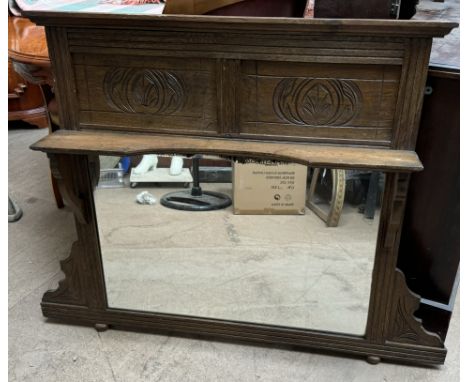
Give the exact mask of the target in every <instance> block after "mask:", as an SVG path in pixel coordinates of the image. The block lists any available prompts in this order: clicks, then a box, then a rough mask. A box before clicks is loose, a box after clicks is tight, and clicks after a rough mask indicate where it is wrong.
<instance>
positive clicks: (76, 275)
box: [42, 241, 86, 305]
mask: <svg viewBox="0 0 468 382" xmlns="http://www.w3.org/2000/svg"><path fill="white" fill-rule="evenodd" d="M82 251H83V248H82V247H81V245H80V242H79V241H75V242H74V243H73V245H72V248H71V251H70V255H69V256H68V257H67V258H66V259H65V260H62V261H61V262H60V268H61V270H62V272H63V273H64V275H65V277H64V278H63V279H62V280H60V281H59V283H58V287H57V288H56V289H54V290H50V291H47V292H46V293H44V296H43V298H42V302H43V303H64V304H73V305H86V298H85V296H84V295H83V293H82V291H83V286H82V281H81V279H80V273H81V272H80V270H79V269H78V267H79V260H78V259H77V258H78V257H79V256H80V253H81V252H82Z"/></svg>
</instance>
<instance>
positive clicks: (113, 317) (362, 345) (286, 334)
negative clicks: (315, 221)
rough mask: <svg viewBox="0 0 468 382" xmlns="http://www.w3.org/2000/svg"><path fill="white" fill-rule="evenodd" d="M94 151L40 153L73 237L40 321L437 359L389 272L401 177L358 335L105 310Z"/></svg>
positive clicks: (393, 182)
mask: <svg viewBox="0 0 468 382" xmlns="http://www.w3.org/2000/svg"><path fill="white" fill-rule="evenodd" d="M207 151H209V150H207ZM99 154H100V153H95V154H93V155H92V156H88V155H76V154H50V153H49V154H48V156H49V159H50V162H51V169H52V173H53V175H54V177H55V178H56V179H57V181H58V185H59V188H60V190H61V192H62V195H63V196H64V197H65V199H66V200H67V202H68V205H69V206H70V208H71V209H72V210H73V212H74V214H75V221H76V228H77V233H78V240H77V241H76V242H75V243H74V244H73V246H72V250H71V254H70V256H69V257H68V258H67V259H65V260H63V261H62V262H61V266H62V270H63V272H64V274H65V278H64V279H63V280H62V281H60V282H59V286H58V288H57V289H56V290H54V291H49V292H46V293H45V294H44V297H43V299H42V303H41V307H42V312H43V314H44V316H46V317H50V318H56V319H60V320H63V321H68V322H76V323H81V324H88V325H89V324H90V325H94V326H95V327H96V329H97V330H105V329H107V328H109V327H115V328H127V329H134V330H145V331H152V332H156V333H168V332H170V333H181V334H196V335H206V336H210V337H219V338H224V339H231V340H243V341H250V342H257V343H264V344H275V345H293V346H294V347H299V348H311V349H323V350H326V351H336V352H342V353H348V354H353V355H360V356H365V357H367V360H368V361H369V362H370V363H378V362H379V361H380V360H381V359H386V360H393V361H399V362H410V363H419V364H442V363H443V362H444V359H445V356H446V349H445V347H444V344H443V342H442V340H441V339H440V337H439V336H438V335H436V334H434V333H430V332H428V331H426V330H425V329H424V328H423V327H422V324H421V321H420V320H419V319H417V318H416V317H415V316H414V312H415V311H416V310H417V309H418V307H419V301H420V298H419V296H417V295H415V294H414V293H412V292H411V291H410V290H409V289H408V287H407V285H406V282H405V278H404V275H403V274H402V272H401V271H400V270H398V269H397V268H396V261H397V256H398V243H399V238H400V232H401V226H402V219H403V214H404V208H405V202H406V195H407V190H408V185H409V179H410V175H409V173H402V172H385V178H386V182H385V191H384V195H383V201H382V207H381V219H380V223H379V230H378V237H377V245H376V253H375V261H374V269H373V273H372V283H371V295H370V302H369V311H368V318H367V326H366V332H365V334H364V336H358V335H349V334H344V333H333V332H326V331H320V330H312V329H298V328H290V327H284V326H275V325H265V324H253V323H244V322H238V321H227V320H220V319H211V318H201V317H190V316H183V315H175V314H166V313H151V312H142V311H137V310H128V309H119V308H110V307H109V306H108V303H107V294H106V287H105V282H104V270H103V264H102V258H101V253H100V244H99V234H98V230H97V221H96V212H95V206H94V197H93V191H94V188H95V187H96V185H97V181H98V178H99V176H98V175H99V157H98V156H97V155H99ZM102 154H105V153H102ZM122 154H124V153H122ZM125 154H126V155H128V153H125ZM134 154H139V153H138V152H135V153H134Z"/></svg>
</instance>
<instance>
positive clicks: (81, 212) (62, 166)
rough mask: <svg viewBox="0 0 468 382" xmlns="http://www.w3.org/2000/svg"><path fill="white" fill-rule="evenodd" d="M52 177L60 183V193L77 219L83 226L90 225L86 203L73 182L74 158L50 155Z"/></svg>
mask: <svg viewBox="0 0 468 382" xmlns="http://www.w3.org/2000/svg"><path fill="white" fill-rule="evenodd" d="M48 157H49V160H50V169H51V172H52V176H53V177H54V178H55V180H56V181H57V183H58V187H59V189H60V193H61V194H62V196H63V198H64V199H65V201H66V203H67V204H68V206H69V207H70V208H71V209H72V211H73V213H74V214H75V217H76V218H77V219H78V221H79V222H80V223H81V224H87V223H89V220H90V219H89V213H88V211H87V209H86V206H85V201H84V200H83V199H82V198H81V197H80V194H79V191H78V190H77V187H76V186H75V182H74V180H73V170H72V169H73V166H72V163H71V162H72V161H73V160H74V158H73V157H72V156H70V155H59V154H48Z"/></svg>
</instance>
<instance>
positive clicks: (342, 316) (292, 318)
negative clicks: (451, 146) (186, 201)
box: [95, 184, 379, 335]
mask: <svg viewBox="0 0 468 382" xmlns="http://www.w3.org/2000/svg"><path fill="white" fill-rule="evenodd" d="M202 186H203V187H204V188H205V189H207V190H208V189H209V190H213V191H218V192H223V193H226V194H231V185H230V184H205V185H202ZM143 189H144V190H149V191H150V192H151V193H152V194H153V195H155V196H156V197H157V199H158V200H159V199H160V197H161V196H162V195H164V194H165V193H167V192H171V191H174V190H176V189H172V188H161V187H152V188H147V187H146V188H143ZM141 191H142V189H131V188H115V189H108V188H98V189H96V192H95V203H96V214H97V218H98V227H99V234H100V240H101V244H102V257H103V263H104V273H105V278H106V287H107V293H108V301H109V305H110V306H112V307H118V308H125V309H137V310H145V311H156V312H163V313H176V314H185V315H192V316H206V317H211V318H221V319H230V320H238V321H247V322H256V323H267V324H273V325H275V324H276V325H284V326H293V327H302V328H308V329H320V330H328V331H336V332H344V333H350V334H358V335H362V334H364V331H365V326H366V320H367V310H368V304H369V296H370V286H371V277H372V268H373V259H374V254H375V243H376V237H377V229H378V222H379V218H378V216H376V218H375V219H374V220H369V219H365V218H364V217H363V215H362V214H359V213H358V212H357V209H356V208H352V207H348V208H346V209H345V211H344V213H343V216H342V219H341V221H340V225H339V227H337V228H327V227H326V226H325V224H324V223H323V221H322V220H320V219H319V218H318V217H317V216H316V215H315V214H313V213H312V212H311V211H310V210H308V209H307V211H306V215H233V213H232V207H229V208H226V209H223V210H218V211H209V212H190V211H178V210H173V209H169V208H165V207H163V206H162V205H160V204H159V203H157V204H156V205H144V206H142V205H139V204H137V203H136V202H135V196H136V195H137V194H138V193H139V192H141Z"/></svg>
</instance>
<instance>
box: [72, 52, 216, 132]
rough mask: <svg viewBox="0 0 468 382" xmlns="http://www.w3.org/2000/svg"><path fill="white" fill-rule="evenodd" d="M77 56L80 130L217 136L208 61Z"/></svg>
mask: <svg viewBox="0 0 468 382" xmlns="http://www.w3.org/2000/svg"><path fill="white" fill-rule="evenodd" d="M129 59H130V58H128V57H126V56H119V57H117V58H116V57H112V59H111V58H110V57H109V56H107V55H101V56H88V55H77V57H76V62H77V65H75V79H76V87H77V93H78V101H79V120H80V121H79V123H80V127H81V128H85V129H103V128H104V129H106V128H108V127H109V126H112V128H113V129H114V130H115V129H130V130H135V131H154V132H165V131H177V132H180V133H195V134H200V133H201V134H203V133H211V134H212V133H213V132H215V131H216V126H217V123H216V121H217V116H216V96H215V93H216V80H215V75H216V70H215V64H214V62H213V61H212V60H201V59H200V60H198V59H189V60H181V59H170V58H158V59H154V58H152V59H149V58H145V57H142V58H141V59H139V60H138V63H135V62H134V61H132V63H131V64H129Z"/></svg>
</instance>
